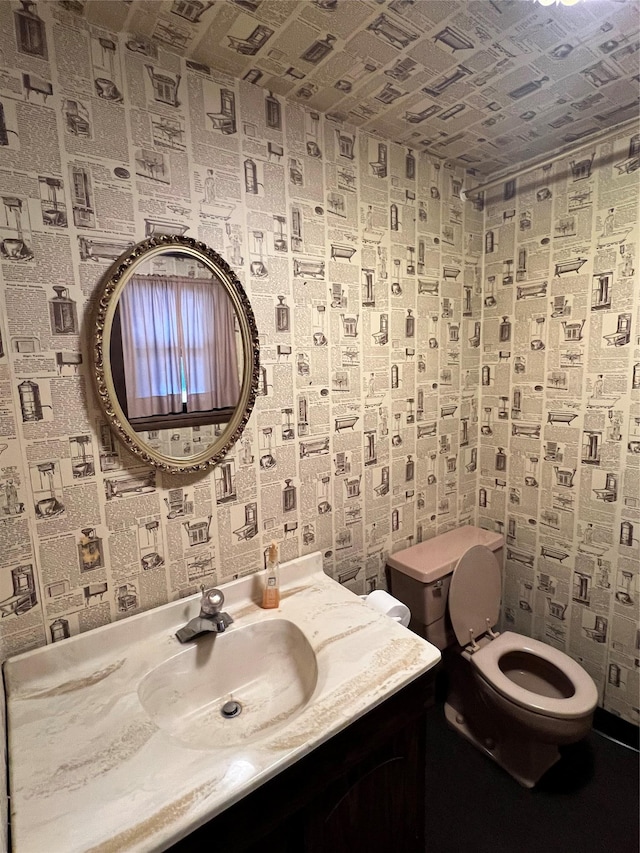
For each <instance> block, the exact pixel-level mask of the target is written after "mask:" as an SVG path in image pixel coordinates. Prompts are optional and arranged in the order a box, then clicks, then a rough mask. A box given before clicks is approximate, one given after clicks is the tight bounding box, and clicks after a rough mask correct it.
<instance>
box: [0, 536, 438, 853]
mask: <svg viewBox="0 0 640 853" xmlns="http://www.w3.org/2000/svg"><path fill="white" fill-rule="evenodd" d="M261 575H262V573H258V574H254V575H249V576H247V577H243V578H240V579H238V580H235V581H232V582H230V583H228V584H226V585H224V586H223V587H221V589H222V591H223V593H224V596H225V602H224V610H225V611H226V612H227V613H228V614H229V615H230V616H231V617H232V619H233V623H232V624H231V625H230V627H228V628H227V629H226V631H224V633H221V634H205V635H202V636H200V637H199V638H198V639H196V640H194V641H193V642H191V643H185V644H180V643H179V642H178V640H177V639H176V636H175V633H176V630H178V629H179V628H181V627H182V626H183V625H185V624H186V623H187V622H188V621H189V620H190V619H192V618H193V617H195V616H197V614H198V612H199V604H200V601H199V596H192V597H190V598H187V599H183V600H180V601H176V602H171V603H169V604H166V605H164V606H162V607H158V608H156V609H154V610H150V611H148V612H146V613H142V614H139V615H137V616H133V617H130V618H127V619H124V620H122V621H120V622H118V623H113V624H110V625H106V626H104V627H101V628H98V629H96V630H93V631H89V632H87V633H85V634H81V635H79V636H76V637H72V638H70V639H67V640H65V641H63V642H59V643H54V644H52V645H50V646H47V647H45V648H39V649H35V650H33V651H31V652H27V653H25V654H22V655H19V656H17V657H15V658H12V659H10V660H8V661H7V662H6V663H5V664H4V679H5V686H6V693H7V697H6V708H7V722H8V733H9V735H8V744H9V760H8V764H9V779H10V795H11V818H10V820H11V836H12V844H13V850H14V851H17V853H41V851H42V850H52V851H53V850H54V849H56V850H61V851H62V850H64V851H65V853H81V851H82V852H83V853H87V852H88V851H93V853H98V851H100V853H107V851H114V853H116V852H117V853H124V851H130V853H133V851H136V853H141V851H162V850H173V851H175V853H186V851H196V850H202V849H205V847H206V848H208V847H210V846H213V845H215V847H216V849H222V850H227V851H233V853H240V851H252V853H253V851H255V853H257V850H258V849H260V850H261V851H265V850H277V851H278V853H287V851H294V850H297V851H305V853H306V851H310V853H314V851H320V850H322V851H327V850H332V851H333V850H338V851H341V850H344V851H346V850H349V851H354V850H358V849H360V850H367V851H376V850H383V849H384V850H393V849H395V850H402V851H407V853H409V851H413V850H415V851H416V853H417V851H420V853H422V851H424V849H425V846H424V816H425V792H424V762H425V755H424V734H425V722H424V710H425V707H426V705H427V704H428V701H429V697H430V693H431V682H432V674H431V670H432V669H433V667H434V666H435V665H436V664H437V662H438V661H439V659H440V653H439V652H438V650H437V649H436V648H435V647H434V646H432V645H431V644H429V643H427V642H426V641H424V640H422V639H421V638H420V637H418V636H417V635H415V634H413V633H411V632H409V631H408V630H406V629H405V628H402V627H401V626H400V625H398V624H396V623H395V622H394V621H393V620H391V619H389V618H388V617H386V616H385V615H384V614H381V613H378V612H376V611H374V610H373V609H372V608H370V607H369V606H368V605H367V604H365V603H364V602H363V601H362V600H361V599H360V598H359V597H358V596H356V595H354V594H353V593H351V592H350V591H349V590H347V589H346V588H345V587H343V586H341V585H340V584H339V583H337V582H336V581H334V580H332V579H331V578H329V577H328V576H326V575H325V574H324V572H323V570H322V557H321V555H320V553H317V552H316V553H314V554H310V555H307V556H304V557H300V558H297V559H295V560H292V561H290V562H289V563H285V564H283V565H282V566H281V572H280V581H281V604H280V607H279V608H278V609H277V610H263V609H262V608H261V607H260V606H259V605H258V603H257V602H258V601H259V600H260V597H261V581H262V578H261ZM230 702H236V703H237V705H238V706H239V707H240V711H239V713H236V714H235V715H231V716H227V715H226V714H223V713H222V709H223V707H224V708H226V709H227V710H228V709H229V707H230V706H229V703H230ZM52 839H58V840H59V846H58V847H57V848H56V846H55V844H54V843H53V842H52ZM52 844H53V846H52Z"/></svg>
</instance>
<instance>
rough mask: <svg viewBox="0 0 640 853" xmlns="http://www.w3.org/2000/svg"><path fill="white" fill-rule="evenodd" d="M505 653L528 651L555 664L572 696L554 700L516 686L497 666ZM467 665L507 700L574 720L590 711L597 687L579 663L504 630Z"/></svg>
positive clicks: (552, 715) (539, 711)
mask: <svg viewBox="0 0 640 853" xmlns="http://www.w3.org/2000/svg"><path fill="white" fill-rule="evenodd" d="M509 652H522V653H525V654H530V655H533V656H535V657H538V658H541V659H542V660H543V661H546V662H547V663H549V664H551V665H552V666H554V667H556V669H558V670H559V671H560V672H561V673H562V674H563V675H564V676H565V677H566V678H567V679H568V680H569V681H570V682H571V684H572V686H573V689H574V694H573V696H570V697H569V698H567V699H556V698H553V697H550V696H543V695H541V694H539V693H535V692H533V691H531V690H527V689H526V688H525V687H520V686H519V685H518V684H516V683H515V682H513V681H512V680H511V679H510V678H508V677H507V676H506V675H505V674H504V672H503V671H502V670H501V669H500V660H501V658H503V657H504V656H505V655H506V654H508V653H509ZM471 664H472V666H474V667H475V669H476V672H477V674H478V675H480V676H481V677H482V678H483V679H484V680H485V681H486V682H487V683H488V684H489V685H490V686H491V687H493V689H494V690H496V691H497V692H498V693H501V694H502V695H503V696H504V697H505V698H506V699H508V700H509V701H510V702H513V703H515V704H516V705H519V706H520V707H522V708H526V709H527V710H529V711H532V712H534V713H537V714H542V715H544V716H547V717H556V718H561V719H567V720H568V719H576V718H578V717H582V716H584V715H585V714H589V713H591V712H592V711H593V710H594V708H595V706H596V704H597V702H598V691H597V688H596V686H595V684H594V683H593V680H592V679H591V677H590V676H589V675H588V674H587V673H586V672H585V670H584V669H583V668H582V667H581V666H580V664H579V663H577V662H576V661H574V660H573V659H572V658H570V657H569V656H568V655H566V654H565V653H564V652H561V651H560V650H559V649H555V648H554V647H553V646H549V645H547V643H542V642H540V641H539V640H534V639H532V638H530V637H524V636H522V635H521V634H515V633H513V632H511V631H505V633H504V634H500V636H499V637H497V638H496V639H495V640H492V641H491V642H490V643H487V645H486V646H484V647H483V648H482V649H480V650H479V651H477V652H475V654H473V655H472V656H471Z"/></svg>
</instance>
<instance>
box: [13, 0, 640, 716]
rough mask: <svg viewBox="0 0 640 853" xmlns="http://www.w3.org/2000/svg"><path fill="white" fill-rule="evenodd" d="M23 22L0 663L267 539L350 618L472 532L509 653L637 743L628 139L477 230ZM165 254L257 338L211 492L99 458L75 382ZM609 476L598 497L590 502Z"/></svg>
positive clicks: (390, 158)
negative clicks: (126, 293)
mask: <svg viewBox="0 0 640 853" xmlns="http://www.w3.org/2000/svg"><path fill="white" fill-rule="evenodd" d="M40 11H41V13H42V18H43V19H44V22H45V24H46V28H45V38H46V43H45V48H44V51H43V50H42V49H41V50H40V53H39V55H34V54H33V53H31V54H27V53H26V52H25V51H24V47H25V45H24V44H21V42H20V37H19V35H17V34H16V33H17V30H16V24H15V21H14V20H12V15H13V12H11V11H10V10H9V9H8V7H7V6H6V5H5V7H3V10H2V14H3V18H2V27H1V28H0V32H1V33H2V36H1V38H2V42H1V43H0V51H1V53H0V64H1V65H2V70H3V76H2V78H1V79H0V103H1V104H2V106H3V115H4V124H5V127H6V129H7V131H8V134H7V141H6V144H4V145H3V148H2V152H3V163H2V166H1V167H0V186H1V194H2V199H3V202H4V211H0V213H4V216H3V218H2V221H1V222H0V240H1V241H2V242H1V246H2V257H1V259H0V260H1V263H0V274H1V276H2V279H1V280H2V285H3V286H2V303H1V306H2V314H1V318H0V321H1V326H0V328H1V332H2V340H3V349H2V353H3V354H2V356H1V357H0V382H2V390H3V394H2V396H3V408H2V421H1V427H0V433H1V434H0V442H1V443H2V444H1V445H0V446H2V453H1V454H0V480H1V482H0V501H1V502H2V514H3V519H2V525H1V527H0V545H1V547H2V551H1V553H2V556H1V557H0V565H1V568H0V608H1V609H2V615H3V617H6V618H3V620H2V625H1V633H2V643H3V654H4V655H8V654H13V653H15V652H18V651H22V650H25V649H28V648H31V647H34V646H38V645H42V644H43V643H46V642H52V641H56V640H58V639H62V638H64V637H65V636H69V635H72V634H75V633H78V632H81V631H84V630H88V629H90V628H92V627H96V626H97V625H100V624H104V623H107V622H109V621H114V620H116V619H119V618H124V617H126V616H129V615H132V614H135V613H137V612H140V611H141V610H144V609H148V608H150V607H153V606H157V605H158V604H161V603H164V602H166V601H168V600H170V599H173V598H176V597H179V596H182V595H187V594H191V593H193V592H195V591H196V590H197V589H198V587H199V585H200V584H201V583H205V584H211V583H222V582H224V581H225V580H228V579H230V578H231V577H233V576H234V575H237V574H241V573H245V572H252V571H255V570H257V569H258V568H261V567H262V565H263V559H264V552H265V549H266V547H267V546H268V544H269V543H270V542H271V540H272V539H275V540H276V541H278V542H279V543H280V546H281V555H282V559H290V558H293V557H295V556H296V555H298V554H300V553H305V552H308V551H313V550H316V549H320V550H321V551H322V552H323V553H324V555H325V569H326V571H327V572H328V573H329V574H331V575H332V576H333V577H335V578H336V579H337V580H339V581H340V582H342V583H344V584H346V585H348V586H349V588H351V589H353V590H354V591H355V592H358V593H362V592H366V591H369V590H370V589H372V588H374V587H375V586H380V585H382V584H383V583H384V571H383V570H384V562H385V557H386V553H388V552H389V551H391V550H393V551H395V550H399V549H400V548H403V547H407V546H408V545H411V544H413V543H415V542H416V541H420V540H421V539H425V538H429V537H431V536H433V535H435V534H436V533H437V532H439V531H442V530H445V529H449V528H451V527H454V526H456V525H458V524H463V523H468V522H474V521H475V520H476V519H477V520H479V523H481V524H482V525H483V526H487V527H492V528H494V529H500V530H503V531H504V533H505V535H506V536H507V537H508V538H507V541H508V545H509V551H508V553H507V557H508V559H507V562H506V568H505V619H506V623H507V624H508V625H510V626H513V627H514V628H515V629H516V630H519V631H522V632H523V633H525V634H532V635H534V636H538V637H540V638H541V639H543V640H545V641H547V642H550V643H552V644H554V645H557V646H559V647H561V648H564V649H566V650H567V651H568V652H569V653H570V654H572V655H573V656H574V657H576V658H578V659H579V660H581V661H582V662H584V663H585V665H586V666H587V668H588V669H589V671H590V672H591V673H592V674H593V675H594V677H595V678H596V681H597V683H598V685H599V687H600V691H601V696H602V701H603V702H604V704H605V706H606V707H609V708H610V709H611V710H613V711H615V712H616V713H619V714H620V715H621V716H623V717H625V718H627V719H631V720H633V721H635V722H637V710H635V711H634V709H633V704H634V703H633V698H632V697H633V695H634V694H633V689H634V684H637V680H636V681H635V682H634V679H637V668H636V667H637V663H636V662H637V658H638V651H637V648H636V643H637V637H636V634H635V628H634V623H633V617H632V615H631V614H632V612H634V610H633V608H634V606H637V597H638V596H637V573H638V571H637V538H638V535H637V531H638V523H637V521H636V525H635V533H633V532H631V539H630V540H629V537H628V533H626V532H625V534H624V536H623V529H624V530H625V531H627V529H628V528H622V527H621V525H622V523H623V522H624V521H628V522H629V523H633V518H634V513H636V515H637V506H634V504H633V490H634V484H635V491H636V494H637V484H638V479H637V468H638V466H637V456H635V455H634V454H636V453H637V450H635V444H634V443H633V442H634V440H633V439H632V437H631V431H632V429H633V427H634V424H635V421H634V418H633V413H634V412H635V414H636V415H637V414H640V412H638V411H637V405H638V403H637V401H636V403H634V404H633V405H635V407H636V408H635V409H634V408H632V409H631V410H630V409H629V408H628V399H629V392H630V391H631V385H632V381H634V380H633V379H632V373H633V365H634V364H635V363H636V362H637V361H638V360H640V359H639V357H638V350H637V323H638V319H637V311H638V307H637V302H636V304H635V306H633V304H632V302H633V296H632V285H631V282H632V280H633V276H634V275H637V272H635V271H634V268H635V267H637V263H636V262H635V261H636V258H637V249H636V246H637V242H630V239H631V238H632V237H633V236H634V234H635V232H633V231H632V230H631V229H632V228H633V227H634V223H635V222H636V221H637V210H636V208H635V207H634V203H633V200H632V193H633V192H634V191H635V190H634V187H637V182H635V179H634V173H633V169H632V168H626V170H625V168H623V169H618V168H617V167H616V164H618V163H622V162H624V161H625V158H626V157H627V154H628V151H626V152H625V151H623V149H624V148H625V146H626V149H628V148H629V138H628V135H627V136H624V137H622V136H621V138H620V140H619V142H617V143H616V145H615V146H614V148H613V149H612V150H611V152H610V151H609V148H607V149H606V150H602V151H599V152H598V157H596V158H595V159H591V162H590V165H589V167H588V168H587V167H586V166H585V167H583V168H584V175H582V176H579V177H575V176H574V173H572V172H571V167H570V164H569V162H568V161H569V160H575V161H576V162H580V161H582V160H589V159H590V158H591V154H592V153H593V154H595V151H594V152H590V151H588V152H586V153H585V152H578V153H576V156H575V158H573V157H572V158H567V162H565V163H558V164H557V166H556V165H554V167H553V170H552V174H551V175H549V174H548V173H546V172H545V173H544V174H542V173H541V174H540V175H536V176H534V178H530V179H527V180H526V181H524V182H520V183H519V184H516V185H515V186H512V185H511V184H509V185H505V187H504V188H503V187H501V188H500V192H499V194H498V195H496V198H495V199H494V198H491V199H489V203H488V204H487V206H486V210H485V211H484V212H483V211H482V208H481V205H480V204H474V203H472V202H470V201H467V202H463V201H462V200H461V198H460V187H461V185H462V174H461V173H457V172H456V171H455V170H454V169H452V168H449V167H448V166H447V165H446V164H442V163H440V162H438V161H433V160H430V159H429V158H427V157H426V156H424V155H419V154H418V153H417V152H415V151H411V150H409V149H407V148H402V147H400V146H397V145H394V144H391V143H387V142H385V141H384V140H380V139H377V138H373V137H370V136H368V135H367V134H365V133H362V132H356V131H355V130H354V129H352V128H349V127H348V126H343V125H339V124H336V123H334V122H330V121H327V120H325V119H324V118H323V117H322V116H320V115H319V114H318V113H314V112H313V111H309V110H304V109H303V108H301V107H297V106H292V105H289V104H285V103H284V101H281V100H280V99H278V98H273V97H272V96H270V95H269V93H268V92H265V91H262V90H260V89H257V88H256V87H253V86H251V85H249V84H247V83H240V82H238V81H234V80H232V79H229V78H224V77H223V76H221V75H217V74H214V73H212V72H210V71H208V70H207V69H206V68H204V67H202V66H200V65H197V64H189V63H188V62H185V61H184V60H181V59H178V58H177V57H175V56H173V55H171V54H169V53H166V52H163V51H162V49H156V48H154V47H152V46H151V45H150V44H148V43H146V42H142V41H139V40H136V38H135V37H132V36H128V35H122V36H116V35H114V34H113V33H108V32H105V31H102V30H98V29H96V28H91V27H89V26H87V25H86V24H84V23H83V22H82V21H81V20H79V19H77V18H75V17H73V16H70V15H67V14H66V13H65V12H64V10H62V9H60V8H58V7H53V6H49V7H43V8H42V9H41V10H40ZM36 127H37V128H38V129H39V131H38V133H37V134H36V133H35V132H34V130H33V129H34V128H36ZM610 153H611V154H615V157H618V159H615V157H614V158H613V159H611V158H609V157H608V155H609V154H610ZM601 155H602V156H603V157H604V160H603V165H600V166H599V165H598V162H599V158H601ZM618 155H619V156H618ZM627 159H628V158H627ZM563 175H568V177H567V176H565V177H562V176H563ZM621 192H622V193H623V196H622V197H621V196H619V193H621ZM625 193H626V194H625ZM612 207H613V208H614V212H613V219H610V220H608V224H607V225H606V226H605V220H606V217H607V215H608V213H609V209H610V208H612ZM16 213H17V216H16ZM620 230H625V235H624V237H623V238H622V239H621V240H620V241H618V242H617V243H615V245H614V244H613V243H612V244H609V243H607V244H606V246H602V247H600V246H599V240H600V238H599V236H598V235H599V234H601V233H602V232H603V231H605V232H607V233H608V234H613V233H614V232H615V234H617V233H618V231H620ZM166 232H171V233H186V234H187V235H188V236H194V237H197V238H199V239H201V240H203V241H204V242H206V243H207V244H208V245H210V246H211V247H212V248H214V249H216V250H217V251H219V252H220V253H221V254H223V255H224V257H225V258H227V260H228V261H229V263H230V264H231V265H232V266H233V268H234V269H235V270H236V272H237V274H238V276H239V277H240V279H241V281H242V282H243V284H244V286H245V288H246V290H247V293H248V294H249V296H250V298H251V302H252V305H253V308H254V311H255V314H256V320H257V324H258V328H259V332H260V342H261V362H262V366H263V368H264V370H263V372H262V374H261V384H260V391H261V393H260V396H259V397H258V400H257V404H256V407H255V411H254V414H253V415H252V417H251V420H250V422H249V426H248V428H247V431H246V433H245V436H244V437H243V440H242V441H241V442H240V443H239V444H238V446H237V447H236V448H235V450H234V451H233V453H231V454H230V455H229V457H228V458H227V460H226V461H225V464H223V465H220V466H218V467H217V468H216V469H215V470H214V471H213V472H211V473H210V474H209V475H207V476H204V477H193V476H186V475H185V476H179V477H167V476H161V475H159V474H156V473H155V472H149V471H148V470H147V469H145V468H142V467H140V466H138V465H137V464H136V461H135V460H134V459H133V458H132V457H131V456H129V455H128V454H127V453H126V452H124V451H123V450H122V449H121V448H120V446H119V445H118V444H117V443H115V444H114V443H113V441H112V439H111V437H110V432H109V430H108V429H105V426H104V423H103V421H102V419H101V416H100V414H99V412H98V411H97V409H96V406H95V400H94V397H93V393H92V390H91V377H90V375H89V373H88V369H87V360H86V352H87V349H86V348H87V341H88V336H89V330H88V328H87V325H86V313H87V309H88V307H89V305H90V303H91V300H92V298H93V297H94V295H95V293H96V289H97V287H98V286H99V281H100V278H101V276H102V275H103V274H104V272H105V271H106V269H107V268H108V266H109V264H110V262H111V260H112V259H113V258H114V257H116V256H117V255H118V254H119V253H120V252H121V251H123V250H124V249H125V248H126V247H127V246H128V245H130V244H131V243H133V242H135V241H137V240H140V239H142V238H143V237H145V236H147V235H149V234H154V233H166ZM622 247H624V251H622ZM522 250H525V253H524V254H522ZM485 251H486V256H485V259H484V270H483V252H485ZM579 261H582V263H579ZM576 266H577V269H575V267H576ZM602 274H607V275H611V282H610V284H611V285H612V288H611V300H610V304H608V303H607V298H608V296H607V293H606V292H605V291H606V282H603V283H602V284H600V281H599V278H598V277H599V276H601V275H602ZM54 286H55V287H60V288H64V290H58V291H54ZM594 287H596V289H598V287H600V289H601V290H602V293H603V294H604V297H603V300H600V301H603V305H602V306H601V305H599V304H597V305H594V303H593V302H592V299H593V296H592V293H593V289H594ZM522 288H525V289H524V290H522ZM598 293H600V291H598ZM560 297H563V298H564V301H563V299H561V298H560ZM597 299H600V297H599V296H598V297H597ZM565 303H567V304H565ZM563 312H564V313H563ZM567 312H568V313H567ZM629 313H630V314H631V321H630V322H631V325H632V329H631V334H630V337H629V341H626V342H624V343H622V342H621V343H620V344H619V345H618V344H615V343H614V344H612V345H611V347H609V344H608V342H607V343H605V340H606V339H605V338H604V336H605V335H609V336H611V335H613V336H614V337H615V335H616V334H622V335H623V337H624V336H625V334H626V332H625V330H624V329H623V330H622V332H620V333H619V332H618V331H617V325H618V316H619V315H623V316H624V315H627V314H629ZM625 322H626V321H625V320H624V319H623V321H622V323H623V326H624V323H625ZM574 323H575V324H577V325H579V326H580V331H579V332H578V333H576V332H574V331H570V332H569V334H571V335H575V334H578V335H579V337H577V338H571V339H569V340H567V341H566V346H565V341H564V338H563V335H564V334H565V332H564V330H565V328H566V326H565V324H568V325H569V326H572V325H573V324H574ZM610 327H611V328H610ZM541 330H542V331H541ZM560 330H562V332H561V331H560ZM634 332H635V334H634ZM507 334H508V336H507ZM580 335H581V336H580ZM621 340H622V339H621ZM634 348H635V349H634ZM481 368H482V370H481ZM633 375H635V374H633ZM34 385H35V386H37V388H34V387H33V386H34ZM565 386H566V387H565ZM516 392H520V393H519V396H516ZM634 393H635V394H636V395H637V393H638V391H637V388H636V390H635V392H634ZM481 395H482V399H480V398H481ZM594 397H595V398H599V399H601V400H603V401H605V400H608V399H609V398H611V399H613V398H614V397H615V398H616V399H615V401H614V403H612V404H611V405H610V406H606V405H605V404H604V402H603V403H602V404H601V405H600V404H598V405H589V400H590V399H591V398H594ZM487 410H489V411H487ZM609 411H611V412H612V415H611V417H608V413H609ZM556 412H557V413H558V414H559V417H556V415H555V414H553V413H556ZM573 414H577V416H578V417H577V418H572V417H570V415H573ZM521 424H522V425H524V426H525V427H527V426H528V427H529V430H528V431H527V429H522V428H521ZM589 430H591V433H596V434H597V433H601V435H600V444H599V445H598V444H597V442H596V444H594V441H596V439H597V435H596V438H595V439H591V433H589ZM587 434H588V435H587ZM554 443H555V449H554V447H553V445H554ZM585 446H586V447H587V450H584V449H583V448H584V447H585ZM598 446H599V447H600V448H601V455H600V457H599V464H595V465H594V466H593V467H588V466H589V465H590V464H591V463H590V461H589V460H588V459H585V458H584V456H583V455H582V454H583V453H588V452H589V450H588V448H589V447H591V448H594V449H593V452H594V453H595V452H596V449H597V447H598ZM558 453H560V457H558ZM545 457H547V458H545ZM634 463H636V464H635V467H634ZM560 466H564V467H562V471H564V469H565V468H566V469H567V473H566V474H562V477H561V479H563V478H564V479H565V482H563V483H558V482H557V480H554V478H557V476H558V474H557V473H556V469H559V467H560ZM573 469H575V470H573ZM623 470H625V471H626V472H627V473H626V474H625V476H626V480H625V485H624V487H623V484H622V482H621V481H622V479H623V475H622V472H623ZM572 471H573V479H571V472H572ZM633 472H635V474H634V473H633ZM616 474H617V475H618V482H617V488H618V492H617V493H616V497H615V498H614V499H613V500H609V499H603V498H600V497H595V492H594V490H595V489H599V490H601V491H602V490H604V491H605V492H606V490H607V489H608V488H610V487H611V486H612V484H613V481H612V480H611V477H609V478H607V475H612V476H615V475H616ZM634 477H635V479H634ZM601 480H602V483H601V482H600V481H601ZM2 495H4V497H2ZM592 495H594V497H592ZM627 498H631V500H629V501H628V500H627ZM570 501H571V503H569V502H570ZM476 502H478V503H479V504H480V506H479V508H478V509H477V508H476ZM476 513H478V515H477V516H476ZM625 537H626V538H625ZM623 538H624V540H625V541H624V542H622V541H621V540H622V539H623ZM619 540H620V541H619ZM629 542H630V544H629ZM587 546H590V548H591V550H589V548H588V547H587ZM596 549H597V550H596ZM603 549H604V550H603ZM600 550H603V553H602V554H600V553H598V552H599V551H600ZM634 555H635V556H634ZM605 569H606V572H605V571H604V570H605ZM623 569H624V571H623ZM625 572H627V574H629V573H630V574H631V580H629V579H628V578H627V574H625ZM607 584H608V586H607ZM623 585H624V589H628V595H629V597H630V599H631V601H632V602H633V603H632V604H630V603H629V602H627V601H624V600H622V599H623V598H624V596H623V595H620V596H618V595H617V593H618V592H622V591H623V589H622V588H623ZM635 618H636V619H637V614H636V617H635ZM615 667H617V670H616V668H615Z"/></svg>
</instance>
